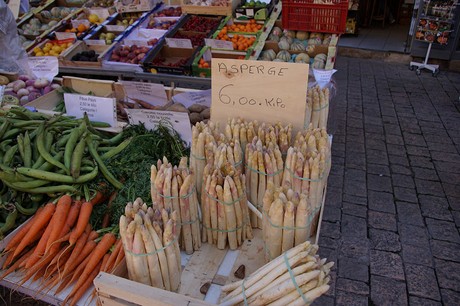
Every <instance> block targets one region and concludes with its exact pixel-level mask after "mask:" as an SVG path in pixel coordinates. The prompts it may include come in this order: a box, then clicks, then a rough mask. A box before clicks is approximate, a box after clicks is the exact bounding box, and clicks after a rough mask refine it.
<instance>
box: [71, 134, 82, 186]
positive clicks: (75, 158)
mask: <svg viewBox="0 0 460 306" xmlns="http://www.w3.org/2000/svg"><path fill="white" fill-rule="evenodd" d="M85 147H86V133H84V134H83V137H81V139H80V141H79V142H78V144H77V145H76V146H75V150H74V151H73V153H72V160H71V162H70V174H71V175H72V177H73V178H75V179H76V178H77V177H79V176H80V168H81V162H82V159H83V153H84V152H85Z"/></svg>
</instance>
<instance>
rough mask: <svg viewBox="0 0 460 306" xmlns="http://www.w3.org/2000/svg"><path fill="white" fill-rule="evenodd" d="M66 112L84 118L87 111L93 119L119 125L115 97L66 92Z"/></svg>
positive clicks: (113, 125)
mask: <svg viewBox="0 0 460 306" xmlns="http://www.w3.org/2000/svg"><path fill="white" fill-rule="evenodd" d="M64 103H65V108H66V112H67V114H68V115H69V116H74V117H76V118H83V116H84V115H85V113H86V114H87V115H88V117H89V119H90V120H91V121H100V122H105V123H108V124H110V126H112V127H116V126H117V109H116V99H115V98H103V97H96V96H87V95H79V94H70V93H65V94H64Z"/></svg>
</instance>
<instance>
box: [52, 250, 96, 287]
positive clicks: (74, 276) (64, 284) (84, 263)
mask: <svg viewBox="0 0 460 306" xmlns="http://www.w3.org/2000/svg"><path fill="white" fill-rule="evenodd" d="M94 249H95V247H94V248H93V250H91V253H92V252H93V251H94ZM90 257H91V256H87V257H85V258H84V259H83V261H82V262H80V264H78V265H77V267H76V269H75V271H73V273H69V274H67V275H65V276H64V278H65V281H63V282H62V283H61V285H59V287H58V288H57V289H56V293H55V294H59V293H60V292H61V291H62V290H65V289H66V288H67V287H68V286H69V285H70V284H71V283H73V282H74V281H75V280H77V278H78V277H79V275H80V274H81V272H83V270H84V269H85V267H86V266H87V265H88V262H89V260H90ZM70 276H71V277H70Z"/></svg>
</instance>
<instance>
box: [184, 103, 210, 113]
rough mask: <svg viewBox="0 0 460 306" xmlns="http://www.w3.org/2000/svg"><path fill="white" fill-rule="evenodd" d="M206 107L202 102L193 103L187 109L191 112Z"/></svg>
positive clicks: (202, 109)
mask: <svg viewBox="0 0 460 306" xmlns="http://www.w3.org/2000/svg"><path fill="white" fill-rule="evenodd" d="M206 108H208V107H207V106H206V105H203V104H193V105H192V106H190V107H189V108H188V110H189V111H190V112H191V113H201V112H202V111H204V110H205V109H206Z"/></svg>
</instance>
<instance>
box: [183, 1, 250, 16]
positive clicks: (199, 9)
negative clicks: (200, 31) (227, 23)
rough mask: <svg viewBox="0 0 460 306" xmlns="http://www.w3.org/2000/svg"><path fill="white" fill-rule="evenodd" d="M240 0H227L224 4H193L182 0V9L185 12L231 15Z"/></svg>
mask: <svg viewBox="0 0 460 306" xmlns="http://www.w3.org/2000/svg"><path fill="white" fill-rule="evenodd" d="M240 2H241V0H228V1H227V5H226V6H213V5H193V4H192V2H191V1H190V0H182V5H181V7H182V11H183V12H184V13H187V14H197V15H216V16H231V15H232V14H233V11H234V10H235V9H236V7H237V6H238V5H239V4H240Z"/></svg>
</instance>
